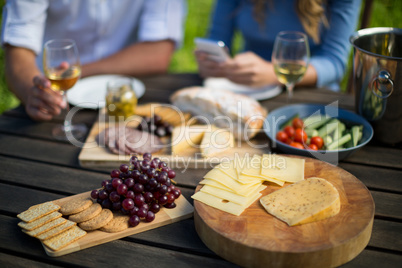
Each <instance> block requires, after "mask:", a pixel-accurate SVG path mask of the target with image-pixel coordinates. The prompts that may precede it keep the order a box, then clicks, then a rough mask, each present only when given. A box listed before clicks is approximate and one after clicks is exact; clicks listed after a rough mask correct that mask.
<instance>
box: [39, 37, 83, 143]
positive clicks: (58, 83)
mask: <svg viewBox="0 0 402 268" xmlns="http://www.w3.org/2000/svg"><path fill="white" fill-rule="evenodd" d="M43 69H44V72H45V76H46V77H47V78H48V79H49V81H50V83H51V88H52V90H54V91H56V92H59V93H60V94H61V95H62V96H63V99H64V101H65V102H66V104H67V108H66V111H65V112H66V114H68V112H69V105H68V101H67V94H66V92H67V90H69V89H70V88H72V87H73V86H74V85H75V83H76V82H77V81H78V79H79V78H80V75H81V65H80V57H79V54H78V49H77V46H76V44H75V42H74V40H70V39H53V40H49V41H47V42H46V43H45V45H44V48H43ZM86 132H87V127H86V126H85V125H84V124H79V125H73V124H72V123H71V119H68V117H65V119H64V124H63V125H59V126H56V127H55V128H54V129H53V130H52V134H53V137H55V138H56V139H59V140H71V137H74V138H75V139H80V138H82V137H83V136H84V135H85V134H86Z"/></svg>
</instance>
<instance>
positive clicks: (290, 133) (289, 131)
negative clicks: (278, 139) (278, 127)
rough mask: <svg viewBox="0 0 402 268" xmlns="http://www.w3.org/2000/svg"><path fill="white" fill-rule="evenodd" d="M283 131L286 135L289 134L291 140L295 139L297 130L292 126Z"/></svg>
mask: <svg viewBox="0 0 402 268" xmlns="http://www.w3.org/2000/svg"><path fill="white" fill-rule="evenodd" d="M283 131H285V132H286V134H288V137H289V138H293V136H294V135H295V129H294V127H292V126H286V127H285V128H284V129H283Z"/></svg>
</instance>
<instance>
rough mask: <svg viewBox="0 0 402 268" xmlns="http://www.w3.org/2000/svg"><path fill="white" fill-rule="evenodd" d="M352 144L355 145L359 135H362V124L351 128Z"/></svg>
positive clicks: (359, 137)
mask: <svg viewBox="0 0 402 268" xmlns="http://www.w3.org/2000/svg"><path fill="white" fill-rule="evenodd" d="M351 133H352V141H353V146H356V145H357V143H358V142H359V140H360V139H361V137H362V136H363V126H362V125H359V126H353V127H352V128H351Z"/></svg>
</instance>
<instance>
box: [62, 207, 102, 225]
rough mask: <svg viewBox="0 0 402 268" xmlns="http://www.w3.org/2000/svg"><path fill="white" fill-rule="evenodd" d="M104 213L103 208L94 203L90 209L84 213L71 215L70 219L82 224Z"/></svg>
mask: <svg viewBox="0 0 402 268" xmlns="http://www.w3.org/2000/svg"><path fill="white" fill-rule="evenodd" d="M101 211H102V206H101V205H100V204H98V203H93V204H92V205H91V206H90V207H89V208H87V209H84V210H83V211H81V212H79V213H77V214H73V215H70V217H68V219H69V220H70V221H73V222H76V223H80V222H84V221H89V220H90V219H92V218H95V217H96V216H98V215H99V213H101Z"/></svg>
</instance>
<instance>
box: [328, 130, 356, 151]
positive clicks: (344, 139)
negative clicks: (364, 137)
mask: <svg viewBox="0 0 402 268" xmlns="http://www.w3.org/2000/svg"><path fill="white" fill-rule="evenodd" d="M351 139H352V135H350V133H348V134H346V135H344V136H342V137H341V138H339V139H338V140H336V141H333V142H332V143H331V144H329V145H328V146H327V149H328V150H336V149H338V148H339V147H340V146H342V145H343V144H345V143H347V142H348V141H350V140H351Z"/></svg>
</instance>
